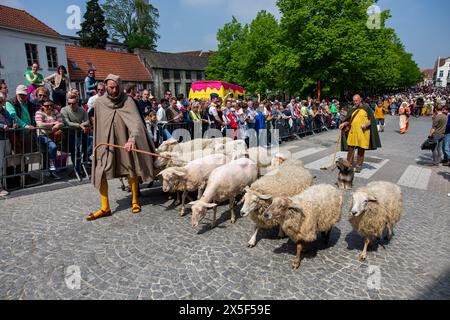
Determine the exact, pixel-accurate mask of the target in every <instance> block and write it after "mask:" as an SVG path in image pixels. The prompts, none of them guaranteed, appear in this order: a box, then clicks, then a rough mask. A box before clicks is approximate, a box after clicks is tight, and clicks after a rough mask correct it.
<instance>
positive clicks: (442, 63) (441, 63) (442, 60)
mask: <svg viewBox="0 0 450 320" xmlns="http://www.w3.org/2000/svg"><path fill="white" fill-rule="evenodd" d="M448 59H450V57H448V58H442V59H441V60H439V67H442V66H443V65H444V64H445V61H447V60H448Z"/></svg>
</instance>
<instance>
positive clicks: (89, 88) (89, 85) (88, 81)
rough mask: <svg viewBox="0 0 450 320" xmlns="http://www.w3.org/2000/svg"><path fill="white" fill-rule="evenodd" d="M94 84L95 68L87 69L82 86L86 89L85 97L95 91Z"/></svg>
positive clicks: (95, 84) (90, 95) (92, 94)
mask: <svg viewBox="0 0 450 320" xmlns="http://www.w3.org/2000/svg"><path fill="white" fill-rule="evenodd" d="M96 86H97V81H95V70H92V69H89V73H88V76H87V77H86V78H85V79H84V87H85V90H86V97H87V98H88V99H89V98H90V97H92V96H94V95H95V94H96V93H97V92H95V89H96Z"/></svg>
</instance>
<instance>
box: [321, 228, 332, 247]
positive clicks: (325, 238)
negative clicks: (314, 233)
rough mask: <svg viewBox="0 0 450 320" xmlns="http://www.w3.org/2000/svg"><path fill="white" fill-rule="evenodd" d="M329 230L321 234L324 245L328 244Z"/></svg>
mask: <svg viewBox="0 0 450 320" xmlns="http://www.w3.org/2000/svg"><path fill="white" fill-rule="evenodd" d="M330 236H331V230H329V231H326V232H322V240H323V242H324V243H325V244H328V243H329V242H330Z"/></svg>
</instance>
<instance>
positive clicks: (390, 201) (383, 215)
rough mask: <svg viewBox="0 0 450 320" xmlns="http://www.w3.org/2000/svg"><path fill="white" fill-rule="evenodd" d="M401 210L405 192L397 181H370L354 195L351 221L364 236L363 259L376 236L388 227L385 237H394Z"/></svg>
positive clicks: (380, 235) (350, 215)
mask: <svg viewBox="0 0 450 320" xmlns="http://www.w3.org/2000/svg"><path fill="white" fill-rule="evenodd" d="M402 211H403V194H402V190H401V189H400V187H399V186H398V185H396V184H393V183H390V182H384V181H377V182H371V183H369V184H368V185H367V186H366V187H362V188H359V189H358V190H357V191H356V192H355V193H354V194H353V197H352V199H351V203H350V214H349V220H350V224H351V225H352V227H353V229H355V230H356V231H357V232H358V233H359V234H360V235H361V236H363V237H364V238H365V243H364V250H363V252H362V253H361V255H360V256H359V258H360V260H362V261H364V260H366V257H367V247H368V246H369V244H370V243H371V242H373V241H374V240H375V239H377V238H382V237H383V233H384V231H385V230H387V237H386V238H387V239H391V237H392V234H393V230H394V226H395V225H396V224H397V223H398V222H399V221H400V218H401V215H402Z"/></svg>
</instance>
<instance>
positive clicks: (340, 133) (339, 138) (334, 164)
mask: <svg viewBox="0 0 450 320" xmlns="http://www.w3.org/2000/svg"><path fill="white" fill-rule="evenodd" d="M341 139H342V129H340V130H339V137H338V141H337V144H336V151H335V152H334V156H333V163H332V164H331V167H329V168H320V170H323V171H326V170H329V169H332V170H331V171H333V170H334V169H335V166H336V156H337V153H338V152H339V148H340V147H341Z"/></svg>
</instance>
